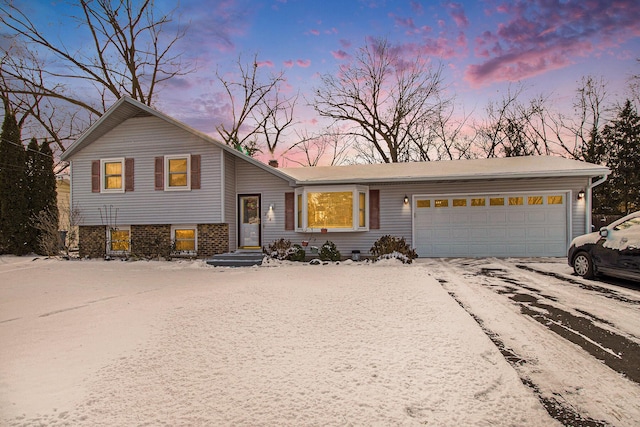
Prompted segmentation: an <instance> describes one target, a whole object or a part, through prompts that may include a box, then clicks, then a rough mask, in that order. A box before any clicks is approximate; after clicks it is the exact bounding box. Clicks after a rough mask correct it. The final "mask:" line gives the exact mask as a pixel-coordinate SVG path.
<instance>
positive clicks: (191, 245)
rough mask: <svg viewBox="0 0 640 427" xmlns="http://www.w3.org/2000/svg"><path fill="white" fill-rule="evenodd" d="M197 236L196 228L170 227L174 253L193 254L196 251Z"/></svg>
mask: <svg viewBox="0 0 640 427" xmlns="http://www.w3.org/2000/svg"><path fill="white" fill-rule="evenodd" d="M197 234H198V233H197V228H196V226H173V227H171V237H172V240H173V248H174V251H175V252H179V253H195V252H196V250H197Z"/></svg>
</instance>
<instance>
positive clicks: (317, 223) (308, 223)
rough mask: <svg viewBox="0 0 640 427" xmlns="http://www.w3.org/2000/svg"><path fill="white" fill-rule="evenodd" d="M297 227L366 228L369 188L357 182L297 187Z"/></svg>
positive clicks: (341, 229)
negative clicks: (356, 183)
mask: <svg viewBox="0 0 640 427" xmlns="http://www.w3.org/2000/svg"><path fill="white" fill-rule="evenodd" d="M295 200H296V209H295V212H296V230H297V231H302V232H307V231H311V232H313V231H318V232H319V231H321V230H327V231H328V232H336V231H366V230H368V229H369V207H368V200H369V189H368V188H367V187H363V186H358V185H336V186H323V187H303V188H298V189H296V199H295Z"/></svg>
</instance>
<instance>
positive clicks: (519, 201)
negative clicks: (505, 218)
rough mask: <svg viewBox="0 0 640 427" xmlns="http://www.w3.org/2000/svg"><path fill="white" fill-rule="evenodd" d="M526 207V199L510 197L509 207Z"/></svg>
mask: <svg viewBox="0 0 640 427" xmlns="http://www.w3.org/2000/svg"><path fill="white" fill-rule="evenodd" d="M520 205H524V197H509V206H520Z"/></svg>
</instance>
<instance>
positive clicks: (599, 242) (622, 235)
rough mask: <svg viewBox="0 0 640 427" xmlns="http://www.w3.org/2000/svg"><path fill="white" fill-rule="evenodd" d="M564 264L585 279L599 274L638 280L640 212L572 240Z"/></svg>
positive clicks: (639, 270)
mask: <svg viewBox="0 0 640 427" xmlns="http://www.w3.org/2000/svg"><path fill="white" fill-rule="evenodd" d="M567 261H568V262H569V265H570V266H572V267H573V271H575V272H576V274H577V275H579V276H582V277H585V278H590V277H594V276H595V275H598V274H603V275H607V276H615V277H619V278H623V279H629V280H636V281H640V211H638V212H635V213H632V214H631V215H627V216H625V217H624V218H621V219H619V220H617V221H615V222H613V223H612V224H610V225H609V226H607V227H602V228H601V229H600V231H597V232H595V233H589V234H585V235H583V236H579V237H576V238H575V239H573V241H572V242H571V246H570V247H569V253H568V254H567Z"/></svg>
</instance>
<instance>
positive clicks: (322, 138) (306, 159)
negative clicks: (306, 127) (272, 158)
mask: <svg viewBox="0 0 640 427" xmlns="http://www.w3.org/2000/svg"><path fill="white" fill-rule="evenodd" d="M296 137H297V138H296V139H297V142H296V143H294V144H292V145H291V146H290V147H289V148H288V149H287V151H286V152H285V154H284V157H285V158H286V159H287V160H288V161H290V162H292V163H295V164H298V165H300V166H319V165H320V162H323V163H325V164H327V165H328V166H335V165H340V164H344V163H346V161H347V152H348V149H349V144H348V143H345V142H344V136H343V135H342V134H341V133H340V132H338V131H336V130H335V129H327V130H325V131H324V132H322V133H321V134H320V135H309V134H308V133H307V132H306V131H303V132H301V133H297V134H296ZM300 159H303V160H300Z"/></svg>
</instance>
